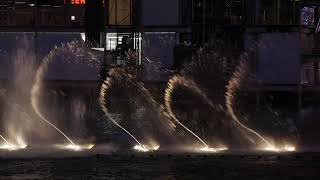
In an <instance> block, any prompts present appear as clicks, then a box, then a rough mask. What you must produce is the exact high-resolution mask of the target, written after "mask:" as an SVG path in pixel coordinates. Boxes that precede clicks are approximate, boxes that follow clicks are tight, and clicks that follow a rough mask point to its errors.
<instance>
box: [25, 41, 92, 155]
mask: <svg viewBox="0 0 320 180" xmlns="http://www.w3.org/2000/svg"><path fill="white" fill-rule="evenodd" d="M82 45H83V44H82ZM70 53H71V54H73V55H75V56H77V57H79V58H80V57H85V58H86V59H87V60H88V61H89V62H92V61H93V60H96V59H95V58H94V57H92V56H93V54H91V53H90V52H89V51H88V50H86V49H85V48H81V47H79V44H78V43H77V42H70V43H67V44H62V46H61V47H60V48H58V47H55V48H54V49H53V50H51V51H50V53H49V54H48V55H47V56H46V57H45V58H44V59H43V61H42V62H41V64H40V66H39V68H38V69H37V71H36V74H35V82H34V84H33V86H32V88H31V97H30V99H31V105H32V108H33V109H34V111H35V113H36V114H37V115H38V116H39V117H40V118H41V120H43V121H44V122H45V123H47V124H48V125H50V126H51V127H53V128H54V129H55V130H56V131H57V132H59V133H60V134H61V135H62V136H63V137H64V138H66V139H67V140H68V141H69V143H70V144H71V145H72V146H70V147H74V149H77V147H78V146H79V145H77V144H75V143H74V142H73V141H72V140H71V139H70V138H69V137H68V136H67V135H66V134H65V133H64V132H62V131H61V130H60V129H59V128H58V127H56V126H55V125H54V124H53V123H51V122H50V121H49V120H47V119H46V118H45V117H44V116H43V115H42V113H41V112H40V110H39V97H40V93H41V88H42V87H43V77H44V75H45V73H46V72H47V70H48V67H49V64H50V63H51V61H52V60H53V59H54V58H55V57H56V56H59V55H65V54H67V55H69V54H70ZM74 60H77V59H74ZM77 63H78V62H77Z"/></svg>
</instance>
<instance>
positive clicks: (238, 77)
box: [225, 58, 295, 152]
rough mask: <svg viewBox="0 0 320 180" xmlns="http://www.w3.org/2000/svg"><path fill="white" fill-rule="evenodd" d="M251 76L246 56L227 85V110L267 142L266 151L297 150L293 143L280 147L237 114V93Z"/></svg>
mask: <svg viewBox="0 0 320 180" xmlns="http://www.w3.org/2000/svg"><path fill="white" fill-rule="evenodd" d="M247 76H249V70H248V65H247V60H246V59H245V58H242V59H241V60H240V64H239V66H238V67H237V68H236V70H235V72H234V73H233V75H232V77H231V79H230V80H229V82H228V85H227V87H226V88H227V92H226V94H225V99H226V107H227V112H228V113H229V115H230V116H231V118H232V119H233V120H234V122H235V123H236V124H237V125H239V126H240V127H241V128H243V129H245V130H246V131H248V132H250V133H251V134H253V135H255V136H256V137H258V138H259V139H260V140H261V141H262V142H264V143H265V145H264V146H265V147H264V148H262V150H266V151H276V152H278V151H295V147H294V146H291V145H286V146H284V147H278V146H275V145H273V144H272V143H270V142H269V141H268V140H267V139H266V138H264V137H263V136H262V135H261V134H259V133H258V132H256V131H254V130H253V129H251V128H249V127H247V126H245V125H244V124H242V123H241V122H240V120H239V118H238V117H237V115H236V114H235V111H234V104H235V93H236V92H237V91H238V90H239V89H240V86H241V85H242V83H243V81H245V79H246V77H247Z"/></svg>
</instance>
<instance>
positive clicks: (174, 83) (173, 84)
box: [164, 75, 216, 152]
mask: <svg viewBox="0 0 320 180" xmlns="http://www.w3.org/2000/svg"><path fill="white" fill-rule="evenodd" d="M179 86H184V87H187V88H188V89H190V90H192V91H194V92H195V93H197V94H199V95H200V96H201V97H202V99H204V100H205V101H206V102H207V103H208V104H209V105H210V106H211V107H215V106H214V104H213V102H212V101H210V100H209V99H208V98H207V96H206V95H205V93H204V92H203V91H202V90H201V89H200V88H199V87H198V86H197V85H196V83H195V82H194V81H193V80H191V79H187V78H185V77H182V76H179V75H175V76H173V77H172V78H171V79H170V80H169V82H168V85H167V88H166V90H165V97H164V100H165V108H166V113H167V114H168V116H169V117H170V118H171V119H173V120H174V121H175V122H176V123H178V124H179V125H180V126H182V127H183V128H184V129H185V130H186V131H188V132H189V133H190V134H191V135H193V136H194V137H195V138H196V139H198V140H199V141H200V142H201V143H202V144H203V145H204V146H205V147H204V148H202V149H203V151H205V150H206V151H213V152H214V151H216V149H215V148H210V147H209V145H207V143H205V142H204V141H203V140H202V139H201V138H200V137H199V136H198V135H197V134H196V133H194V132H193V131H192V130H190V129H189V128H188V127H187V126H185V125H184V124H183V123H181V122H180V121H179V120H178V119H177V117H176V116H175V115H174V113H173V111H172V107H171V104H172V96H173V93H174V90H175V89H176V88H177V87H179Z"/></svg>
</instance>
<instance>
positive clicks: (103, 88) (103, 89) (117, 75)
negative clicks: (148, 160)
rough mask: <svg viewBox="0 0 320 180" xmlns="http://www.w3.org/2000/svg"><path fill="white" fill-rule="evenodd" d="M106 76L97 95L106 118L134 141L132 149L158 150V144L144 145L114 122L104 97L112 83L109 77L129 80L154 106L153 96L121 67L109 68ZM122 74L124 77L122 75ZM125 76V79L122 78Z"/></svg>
mask: <svg viewBox="0 0 320 180" xmlns="http://www.w3.org/2000/svg"><path fill="white" fill-rule="evenodd" d="M108 76H109V77H107V78H106V80H105V81H104V82H103V84H102V86H101V89H100V96H99V103H100V107H101V109H102V111H103V112H104V114H105V115H106V116H107V118H108V119H109V120H110V121H111V122H112V123H113V124H115V125H116V126H118V127H119V128H120V129H122V130H123V131H124V132H125V133H127V134H128V135H129V136H130V137H131V138H132V139H133V140H134V141H135V142H136V143H137V145H135V146H134V147H133V149H134V150H137V151H142V152H147V151H155V150H158V149H159V147H160V146H158V145H156V146H148V145H144V144H142V143H140V141H139V140H138V139H137V138H136V137H135V136H134V135H133V134H132V133H130V132H129V131H128V130H127V129H126V128H124V127H123V126H121V125H120V124H119V123H118V122H116V121H115V120H114V119H113V118H112V116H111V115H110V113H109V112H108V108H107V102H106V99H107V97H108V94H109V93H108V92H109V90H110V88H111V87H112V85H113V80H112V78H111V77H113V78H115V79H116V80H120V81H121V80H122V81H129V82H130V83H131V84H133V85H134V86H135V87H138V88H139V90H140V91H142V92H143V93H145V94H147V100H148V101H150V102H152V104H153V105H154V106H155V105H156V104H157V103H156V101H155V100H154V99H153V97H152V96H151V94H150V93H149V91H148V90H147V89H145V88H144V87H143V86H142V85H141V84H136V83H134V82H133V81H132V79H131V78H132V75H130V74H127V73H125V72H124V71H123V70H122V69H116V68H114V69H111V70H110V71H109V72H108ZM122 76H124V77H122ZM122 78H125V79H122Z"/></svg>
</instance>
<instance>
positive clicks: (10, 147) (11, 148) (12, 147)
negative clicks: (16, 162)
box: [0, 143, 27, 151]
mask: <svg viewBox="0 0 320 180" xmlns="http://www.w3.org/2000/svg"><path fill="white" fill-rule="evenodd" d="M26 147H27V145H26V144H21V145H16V144H10V143H5V144H2V145H0V149H4V150H8V151H16V150H20V149H25V148H26Z"/></svg>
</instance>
